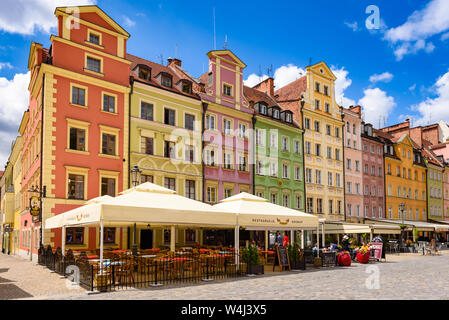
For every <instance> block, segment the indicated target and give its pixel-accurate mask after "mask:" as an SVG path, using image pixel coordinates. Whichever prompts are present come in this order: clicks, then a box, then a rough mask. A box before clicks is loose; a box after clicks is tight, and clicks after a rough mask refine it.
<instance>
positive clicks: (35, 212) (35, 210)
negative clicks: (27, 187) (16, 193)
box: [30, 196, 41, 217]
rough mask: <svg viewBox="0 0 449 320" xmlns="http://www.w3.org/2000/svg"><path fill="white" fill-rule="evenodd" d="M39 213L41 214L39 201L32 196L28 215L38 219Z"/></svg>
mask: <svg viewBox="0 0 449 320" xmlns="http://www.w3.org/2000/svg"><path fill="white" fill-rule="evenodd" d="M40 213H41V203H40V199H39V197H37V196H32V197H31V198H30V214H31V215H32V216H33V217H38V216H39V214H40Z"/></svg>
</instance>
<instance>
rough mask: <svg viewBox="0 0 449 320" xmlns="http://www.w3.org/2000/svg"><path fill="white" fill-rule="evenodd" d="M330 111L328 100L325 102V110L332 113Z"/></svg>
mask: <svg viewBox="0 0 449 320" xmlns="http://www.w3.org/2000/svg"><path fill="white" fill-rule="evenodd" d="M329 111H330V108H329V103H327V102H326V103H325V104H324V112H327V113H330V112H329Z"/></svg>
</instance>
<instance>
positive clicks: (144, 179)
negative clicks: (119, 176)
mask: <svg viewBox="0 0 449 320" xmlns="http://www.w3.org/2000/svg"><path fill="white" fill-rule="evenodd" d="M140 181H141V183H145V182H151V183H153V176H150V175H147V174H142V175H141V176H140Z"/></svg>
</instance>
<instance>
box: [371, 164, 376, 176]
mask: <svg viewBox="0 0 449 320" xmlns="http://www.w3.org/2000/svg"><path fill="white" fill-rule="evenodd" d="M371 175H372V176H375V175H376V167H375V166H371Z"/></svg>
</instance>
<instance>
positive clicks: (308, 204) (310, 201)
mask: <svg viewBox="0 0 449 320" xmlns="http://www.w3.org/2000/svg"><path fill="white" fill-rule="evenodd" d="M306 211H307V212H308V213H313V198H307V199H306Z"/></svg>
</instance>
